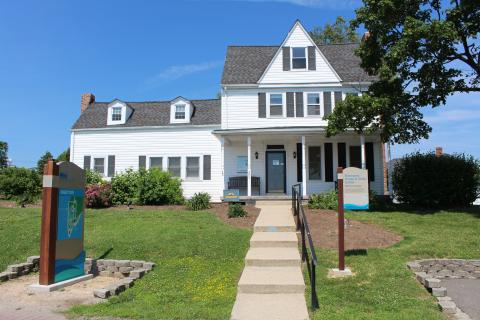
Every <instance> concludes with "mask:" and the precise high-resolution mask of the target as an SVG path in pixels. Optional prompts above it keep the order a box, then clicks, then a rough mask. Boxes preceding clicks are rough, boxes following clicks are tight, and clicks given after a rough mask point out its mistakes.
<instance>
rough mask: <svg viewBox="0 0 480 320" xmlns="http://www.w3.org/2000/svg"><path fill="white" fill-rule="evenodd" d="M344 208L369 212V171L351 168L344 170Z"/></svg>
mask: <svg viewBox="0 0 480 320" xmlns="http://www.w3.org/2000/svg"><path fill="white" fill-rule="evenodd" d="M343 196H344V200H343V203H344V205H343V208H344V209H346V210H368V170H364V169H359V168H355V167H349V168H346V169H344V170H343Z"/></svg>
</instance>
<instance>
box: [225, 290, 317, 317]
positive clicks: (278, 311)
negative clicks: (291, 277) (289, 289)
mask: <svg viewBox="0 0 480 320" xmlns="http://www.w3.org/2000/svg"><path fill="white" fill-rule="evenodd" d="M231 319H232V320H270V319H271V320H306V319H308V310H307V305H306V303H305V297H304V294H303V293H301V294H300V293H293V294H252V293H250V294H245V293H240V294H238V295H237V299H236V300H235V305H234V306H233V311H232V317H231Z"/></svg>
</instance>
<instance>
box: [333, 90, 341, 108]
mask: <svg viewBox="0 0 480 320" xmlns="http://www.w3.org/2000/svg"><path fill="white" fill-rule="evenodd" d="M334 97H335V105H337V103H339V102H341V101H342V92H341V91H335V96H334Z"/></svg>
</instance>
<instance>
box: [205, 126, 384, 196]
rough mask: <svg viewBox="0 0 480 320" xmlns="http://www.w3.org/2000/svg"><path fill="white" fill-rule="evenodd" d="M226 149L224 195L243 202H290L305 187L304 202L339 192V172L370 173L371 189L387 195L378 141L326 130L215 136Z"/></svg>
mask: <svg viewBox="0 0 480 320" xmlns="http://www.w3.org/2000/svg"><path fill="white" fill-rule="evenodd" d="M214 133H215V134H217V135H219V137H220V140H221V147H222V151H221V154H222V174H223V178H224V181H223V184H224V189H239V190H240V199H241V200H242V201H247V200H252V201H258V200H273V199H278V200H283V199H284V200H288V199H290V198H289V197H290V196H291V188H292V185H294V184H297V183H301V185H302V193H303V197H305V198H306V197H308V196H309V195H311V194H313V193H320V192H325V191H328V190H331V189H333V188H335V182H336V168H337V167H338V166H341V167H348V166H356V167H363V168H367V169H369V171H371V172H370V173H369V176H370V183H371V189H372V190H374V191H375V192H376V193H377V194H384V192H385V187H386V184H385V183H384V172H383V167H384V164H383V162H384V155H383V150H384V149H383V144H382V143H381V142H380V140H379V137H378V136H367V137H363V136H358V135H356V134H344V135H341V136H336V137H331V138H327V137H326V136H325V131H324V128H301V129H293V128H288V129H287V128H282V129H275V128H261V129H243V130H216V131H215V132H214Z"/></svg>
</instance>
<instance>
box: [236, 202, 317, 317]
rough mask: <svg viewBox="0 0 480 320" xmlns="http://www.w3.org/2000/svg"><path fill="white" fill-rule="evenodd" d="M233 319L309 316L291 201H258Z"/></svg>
mask: <svg viewBox="0 0 480 320" xmlns="http://www.w3.org/2000/svg"><path fill="white" fill-rule="evenodd" d="M257 206H258V207H259V208H260V209H261V211H260V215H259V216H258V218H257V221H256V222H255V226H254V234H253V236H252V238H251V239H250V249H249V251H248V252H247V255H246V257H245V268H244V270H243V273H242V276H241V277H240V280H239V282H238V293H237V299H236V301H235V305H234V307H233V310H232V315H231V319H235V320H256V319H258V320H260V319H261V320H269V319H272V320H273V319H275V320H283V319H285V320H287V319H288V320H296V319H308V311H307V305H306V302H305V282H304V280H303V272H302V268H301V257H300V253H299V251H298V238H297V234H296V227H295V222H294V220H293V216H292V213H291V202H285V203H283V204H278V202H277V201H276V202H275V203H274V204H272V205H269V203H264V204H263V203H262V204H260V205H257Z"/></svg>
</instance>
